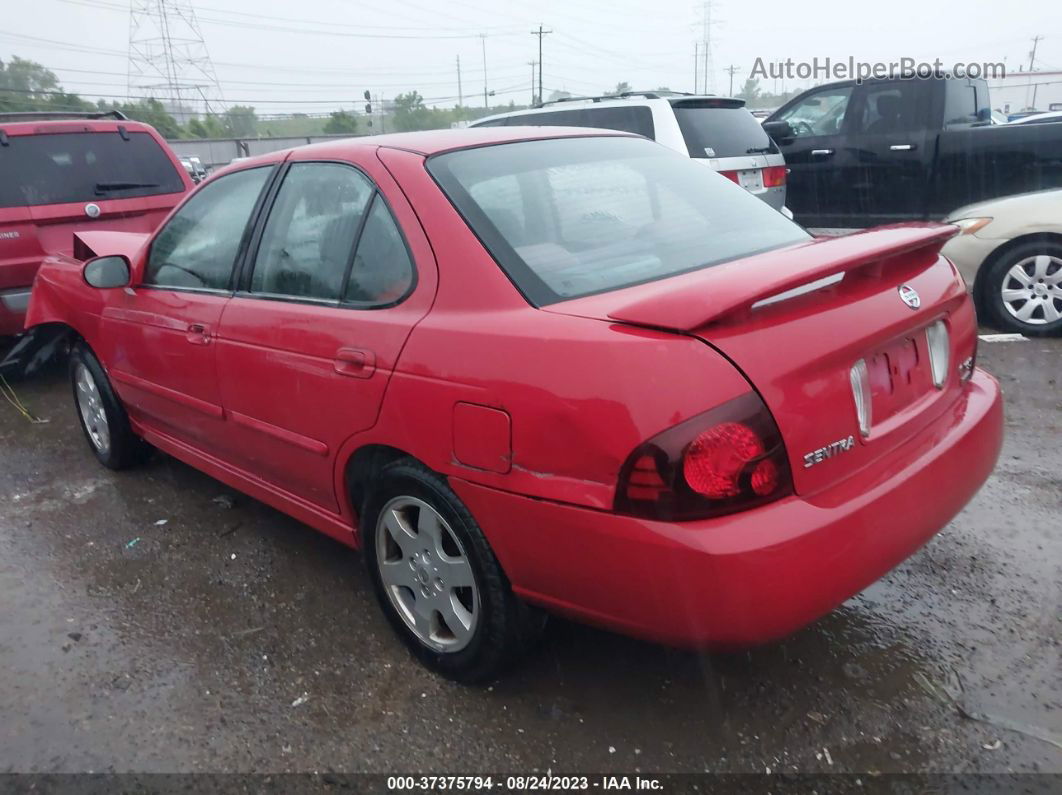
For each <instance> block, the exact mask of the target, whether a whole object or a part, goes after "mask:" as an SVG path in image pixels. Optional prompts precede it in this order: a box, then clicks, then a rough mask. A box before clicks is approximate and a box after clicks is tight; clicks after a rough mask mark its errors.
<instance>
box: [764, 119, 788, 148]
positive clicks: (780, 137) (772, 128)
mask: <svg viewBox="0 0 1062 795" xmlns="http://www.w3.org/2000/svg"><path fill="white" fill-rule="evenodd" d="M763 131H764V132H765V133H767V134H768V135H769V136H771V137H772V138H773V139H774V140H775V143H779V144H782V143H789V142H790V141H792V140H793V139H794V138H796V133H795V132H794V131H793V127H792V125H791V124H790V123H789V122H787V121H765V122H764V123H763Z"/></svg>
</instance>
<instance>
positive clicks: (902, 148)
mask: <svg viewBox="0 0 1062 795" xmlns="http://www.w3.org/2000/svg"><path fill="white" fill-rule="evenodd" d="M917 148H918V147H917V146H915V145H914V144H893V145H892V146H890V147H889V149H891V150H892V151H893V152H913V151H914V150H915V149H917Z"/></svg>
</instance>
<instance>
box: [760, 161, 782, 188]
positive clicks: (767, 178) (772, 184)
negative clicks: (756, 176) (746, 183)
mask: <svg viewBox="0 0 1062 795" xmlns="http://www.w3.org/2000/svg"><path fill="white" fill-rule="evenodd" d="M787 171H788V169H786V167H785V166H768V167H767V168H765V169H763V187H765V188H780V187H782V186H783V185H784V184H785V178H786V173H787Z"/></svg>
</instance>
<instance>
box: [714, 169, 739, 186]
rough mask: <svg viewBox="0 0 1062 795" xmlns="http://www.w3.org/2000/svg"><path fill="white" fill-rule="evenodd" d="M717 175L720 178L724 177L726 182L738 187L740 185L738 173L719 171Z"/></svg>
mask: <svg viewBox="0 0 1062 795" xmlns="http://www.w3.org/2000/svg"><path fill="white" fill-rule="evenodd" d="M718 173H719V174H720V175H721V176H724V177H726V178H727V179H728V180H730V181H731V182H733V183H734V184H735V185H740V184H741V182H740V180H739V179H738V173H737V172H736V171H720V172H718Z"/></svg>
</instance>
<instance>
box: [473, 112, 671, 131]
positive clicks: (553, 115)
mask: <svg viewBox="0 0 1062 795" xmlns="http://www.w3.org/2000/svg"><path fill="white" fill-rule="evenodd" d="M523 125H528V126H531V127H591V128H593V129H597V130H619V131H621V132H629V133H635V134H636V135H644V136H645V137H646V138H653V134H654V132H655V129H654V128H653V112H652V111H651V110H650V109H649V108H648V107H646V106H645V105H630V106H625V107H611V108H593V107H591V108H571V109H569V110H550V111H545V112H543V113H521V114H518V115H516V116H506V117H505V118H504V119H495V120H493V121H489V122H485V123H483V124H479V125H476V126H478V127H501V126H506V127H516V126H523Z"/></svg>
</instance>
